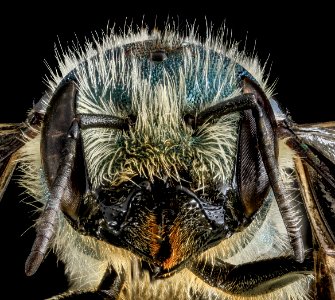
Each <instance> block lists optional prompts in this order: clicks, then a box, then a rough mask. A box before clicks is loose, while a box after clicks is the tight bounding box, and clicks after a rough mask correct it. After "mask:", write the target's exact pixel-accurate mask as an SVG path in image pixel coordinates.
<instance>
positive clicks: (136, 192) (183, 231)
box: [0, 30, 335, 299]
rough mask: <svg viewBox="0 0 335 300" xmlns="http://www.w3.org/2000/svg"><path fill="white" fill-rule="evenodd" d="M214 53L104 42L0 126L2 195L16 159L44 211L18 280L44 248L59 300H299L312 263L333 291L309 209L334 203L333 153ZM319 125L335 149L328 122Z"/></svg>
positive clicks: (248, 68) (152, 41) (185, 42)
mask: <svg viewBox="0 0 335 300" xmlns="http://www.w3.org/2000/svg"><path fill="white" fill-rule="evenodd" d="M221 40H222V37H220V38H218V42H216V41H215V40H214V41H213V40H208V41H206V42H205V43H202V42H200V41H199V40H197V39H196V38H195V37H194V34H193V33H192V32H191V33H190V35H189V36H187V35H185V36H182V35H179V34H177V33H175V32H172V31H169V30H167V31H166V32H163V33H160V32H156V31H155V32H153V33H148V32H147V31H141V32H139V33H130V34H129V36H122V37H115V36H113V35H112V36H107V37H105V38H104V40H103V41H102V43H101V44H96V45H95V47H94V49H93V47H91V46H87V49H86V51H83V52H82V53H78V52H69V53H68V54H66V57H65V58H64V60H62V61H60V73H59V74H58V73H57V74H53V78H52V80H50V81H49V90H48V92H47V93H46V95H45V96H44V97H43V98H42V99H41V100H40V102H39V103H37V104H36V105H35V106H34V107H33V109H32V110H31V111H30V113H29V115H28V118H27V120H26V122H25V123H22V124H19V125H7V124H4V125H0V142H1V143H0V172H1V178H0V195H1V194H2V193H3V191H4V190H5V187H6V185H7V183H8V181H9V179H10V177H11V174H12V172H13V170H14V168H15V166H16V162H17V161H19V162H20V167H21V169H22V171H23V175H22V179H21V184H22V185H23V186H24V187H25V188H26V190H27V192H28V193H29V194H31V195H32V196H33V197H34V198H35V199H37V200H38V201H39V202H41V204H42V206H43V209H42V212H41V213H40V217H39V219H38V221H37V222H36V231H37V234H36V239H35V242H34V244H33V247H32V250H31V253H30V255H29V257H28V259H27V262H26V274H27V275H32V274H34V273H35V272H36V271H37V269H38V267H39V265H40V264H41V263H42V261H43V258H44V256H45V255H46V253H47V252H48V250H49V248H53V249H54V250H55V252H56V253H57V255H58V257H59V259H60V260H62V261H63V262H65V264H66V272H67V275H68V277H69V281H70V282H71V289H72V291H71V292H68V293H67V292H66V293H64V294H63V295H61V296H60V297H61V299H63V298H66V297H69V298H71V297H72V296H74V295H75V296H79V297H85V296H87V297H91V296H92V295H94V296H98V295H99V297H100V296H101V295H103V296H106V297H107V298H108V297H109V298H111V299H115V298H117V297H121V298H122V297H123V298H124V299H133V298H134V295H135V296H136V297H143V299H157V298H159V299H172V298H178V299H193V298H195V299H240V298H241V297H250V296H251V297H254V298H255V299H277V298H287V299H308V298H309V297H310V295H311V294H312V293H313V288H312V287H311V286H312V284H313V282H315V281H314V279H315V277H314V276H313V274H312V272H313V268H314V266H317V265H322V266H325V274H326V276H327V278H328V279H329V280H330V279H331V278H332V277H331V276H332V274H333V272H332V269H331V268H330V266H331V262H332V259H333V253H334V247H333V245H334V243H333V242H334V241H333V240H332V238H333V233H331V232H329V228H332V227H331V226H329V224H331V223H332V219H333V214H332V213H330V214H329V215H326V214H323V213H321V215H322V216H321V215H320V211H321V210H320V209H319V210H318V209H317V208H315V207H318V205H319V206H320V203H321V202H320V201H321V200H320V201H319V199H324V198H327V199H328V200H329V198H331V200H333V197H332V195H334V194H335V192H334V188H335V182H334V176H333V175H334V174H333V172H332V167H333V166H334V161H333V158H334V155H335V154H334V149H333V147H329V148H330V149H327V150H322V147H321V148H320V144H322V143H321V142H319V140H318V139H315V135H314V131H312V130H311V129H310V127H308V126H307V127H303V128H304V129H306V130H307V132H308V134H307V135H308V137H306V135H305V134H306V132H304V133H302V132H303V131H304V130H302V129H301V127H299V126H296V125H295V124H293V123H292V121H291V120H290V119H289V118H287V117H286V116H285V114H283V113H282V112H281V111H280V110H279V109H278V107H277V105H276V102H275V101H274V100H273V99H271V98H272V91H271V89H270V88H268V87H267V86H266V78H265V76H264V74H263V70H264V69H263V68H261V67H260V66H259V65H258V62H257V60H256V59H254V58H247V57H246V56H245V55H244V54H243V53H239V52H238V50H237V49H236V48H234V46H233V47H230V46H227V45H222V44H221ZM317 127H318V130H319V131H318V132H320V130H321V131H322V133H323V137H322V139H323V142H325V143H327V144H329V145H333V144H332V143H333V141H334V130H333V127H334V125H333V123H332V122H330V123H329V124H328V123H327V124H325V125H323V126H317ZM321 177H322V178H321ZM317 186H318V187H317ZM324 191H327V192H326V193H325V192H324ZM304 203H306V205H304ZM313 205H314V206H313ZM321 206H322V205H321ZM323 206H324V205H323ZM314 220H317V221H315V222H314ZM310 227H312V230H311V228H310ZM312 241H316V242H317V243H318V245H319V246H318V247H321V246H322V247H321V248H322V250H320V252H319V253H318V255H314V256H312V255H311V251H310V249H312V248H313V247H314V245H313V243H312ZM320 245H321V246H320ZM318 247H314V249H318ZM327 268H328V269H327ZM315 272H316V270H314V273H315ZM316 282H317V285H318V284H319V282H321V281H320V280H318V279H317V280H316ZM125 287H126V288H125ZM329 287H331V285H329ZM316 290H318V292H317V293H318V295H326V294H327V293H328V294H329V295H332V294H331V293H333V291H332V290H331V288H328V287H327V289H326V290H323V289H322V287H320V286H317V288H316Z"/></svg>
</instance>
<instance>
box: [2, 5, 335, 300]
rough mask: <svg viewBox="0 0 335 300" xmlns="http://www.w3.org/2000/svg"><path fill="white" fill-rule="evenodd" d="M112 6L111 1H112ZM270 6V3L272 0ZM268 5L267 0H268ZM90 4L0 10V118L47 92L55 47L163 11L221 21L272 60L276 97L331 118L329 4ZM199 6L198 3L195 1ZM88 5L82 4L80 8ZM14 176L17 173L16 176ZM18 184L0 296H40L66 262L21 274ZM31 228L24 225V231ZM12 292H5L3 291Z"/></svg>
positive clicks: (26, 241) (25, 244)
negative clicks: (58, 42)
mask: <svg viewBox="0 0 335 300" xmlns="http://www.w3.org/2000/svg"><path fill="white" fill-rule="evenodd" d="M113 3H114V4H113ZM269 3H270V2H269ZM271 3H272V2H271ZM93 4H94V5H95V6H93V7H92V6H87V7H84V11H80V9H79V6H78V7H75V5H73V7H70V5H69V4H63V3H58V2H53V7H52V8H43V7H33V6H32V5H29V6H26V7H23V6H21V5H19V4H16V3H15V4H12V5H9V6H8V8H7V9H2V11H1V16H0V17H1V18H0V19H1V36H0V38H1V41H2V42H1V47H0V48H1V65H0V67H1V69H0V71H1V74H2V79H1V96H0V97H1V98H0V101H1V108H0V122H1V123H6V122H21V121H23V120H24V119H25V117H26V111H27V110H28V109H29V108H31V107H32V104H33V102H34V101H35V102H36V101H38V99H39V98H40V97H41V95H42V93H43V91H44V84H43V78H45V75H46V74H48V69H47V67H46V65H45V61H46V62H47V63H48V64H49V65H50V66H51V68H52V69H54V68H55V67H56V61H55V58H54V46H55V44H56V43H57V41H58V40H59V41H61V44H62V45H63V46H65V47H64V48H66V45H67V44H71V41H72V40H75V39H78V40H79V41H80V42H81V43H83V41H84V40H85V37H90V36H91V32H94V31H97V32H100V30H101V29H105V28H106V26H107V23H108V22H109V24H114V23H115V24H116V25H117V27H119V26H120V27H123V25H124V23H125V18H127V19H128V23H130V21H131V20H132V21H133V23H134V24H139V25H140V24H141V23H142V19H143V17H144V20H145V22H146V23H147V24H148V25H149V26H150V27H151V28H152V26H153V24H155V22H156V24H157V25H158V27H160V26H162V24H163V23H164V22H165V20H166V18H167V16H168V15H169V16H170V18H171V17H172V18H174V20H178V19H179V23H180V27H181V28H184V25H185V21H186V20H188V21H189V22H191V23H192V22H193V21H194V20H195V19H196V20H197V24H198V25H199V33H200V34H201V35H203V34H204V32H205V17H206V18H207V20H208V21H209V22H210V21H212V22H213V23H214V24H215V26H216V27H219V26H220V25H221V24H223V23H225V24H226V26H227V27H228V28H229V29H231V30H232V35H233V37H234V39H235V40H237V41H242V42H241V45H242V46H243V45H244V41H245V38H246V37H247V50H248V51H250V52H251V51H252V50H253V49H254V46H255V41H256V46H255V49H256V52H257V54H258V56H259V57H260V59H261V61H262V62H265V61H266V60H267V59H268V61H269V65H271V77H270V78H271V82H273V81H274V80H278V82H277V88H276V92H277V94H278V95H277V98H278V99H279V101H280V102H281V103H282V104H284V106H286V107H287V108H288V110H289V112H290V114H291V115H292V117H293V119H294V120H296V121H297V122H318V121H327V120H334V119H335V114H334V110H333V108H332V102H333V101H334V100H333V99H334V93H333V91H332V87H333V85H334V83H333V74H332V68H333V66H332V64H333V62H332V60H333V58H332V55H333V52H334V50H333V48H332V47H331V46H330V43H331V42H332V39H333V35H332V31H333V27H334V26H333V24H332V22H331V19H332V18H330V16H329V15H328V12H330V11H331V9H330V8H329V7H324V6H323V7H321V6H318V7H315V5H314V6H307V4H306V5H304V6H300V7H297V8H292V7H290V6H289V5H285V6H284V5H279V4H276V3H272V4H271V8H270V7H255V6H254V5H252V4H251V3H249V5H245V4H243V3H241V2H239V3H237V4H236V5H232V4H228V3H221V5H222V7H217V6H216V5H214V4H211V3H208V1H206V2H205V3H204V4H203V5H202V6H201V7H199V8H197V7H193V6H189V7H188V8H185V9H181V8H176V7H174V6H169V5H172V4H171V3H169V2H155V3H154V4H152V5H147V6H146V7H145V6H137V7H134V6H133V5H132V4H131V3H128V2H127V3H125V4H122V3H121V4H120V5H121V6H122V7H120V5H119V6H118V7H117V6H115V1H114V2H113V1H110V3H109V4H105V3H101V2H99V1H96V2H95V3H93ZM85 5H86V4H84V2H83V3H81V6H85ZM195 5H197V4H195ZM85 8H86V9H85ZM15 175H16V177H17V174H15ZM21 193H22V190H20V189H19V188H18V187H17V185H16V184H15V183H12V184H10V186H9V189H8V191H7V192H6V194H5V196H4V198H3V200H2V202H1V203H0V237H1V242H0V243H1V244H0V271H1V276H2V280H1V283H0V298H1V299H7V298H8V299H10V298H15V299H16V298H24V299H45V298H46V297H50V296H52V295H54V294H56V293H59V292H62V291H63V290H65V288H66V280H65V278H64V277H63V276H62V274H63V266H62V264H61V263H60V262H57V260H56V258H55V257H54V256H53V254H52V253H50V255H49V256H48V257H47V259H46V260H45V262H44V263H43V264H42V265H41V267H40V269H39V270H38V272H37V273H36V274H35V275H34V276H33V277H26V276H25V275H24V263H25V259H26V257H27V256H28V254H29V251H30V247H31V245H32V243H33V240H34V230H33V229H29V227H30V226H31V225H32V224H33V219H34V218H35V217H36V216H34V215H33V213H32V210H31V208H30V207H29V206H27V205H25V204H24V203H22V201H23V200H24V199H25V196H24V195H22V194H21ZM27 229H28V230H27ZM6 294H7V295H11V296H4V295H6Z"/></svg>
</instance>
